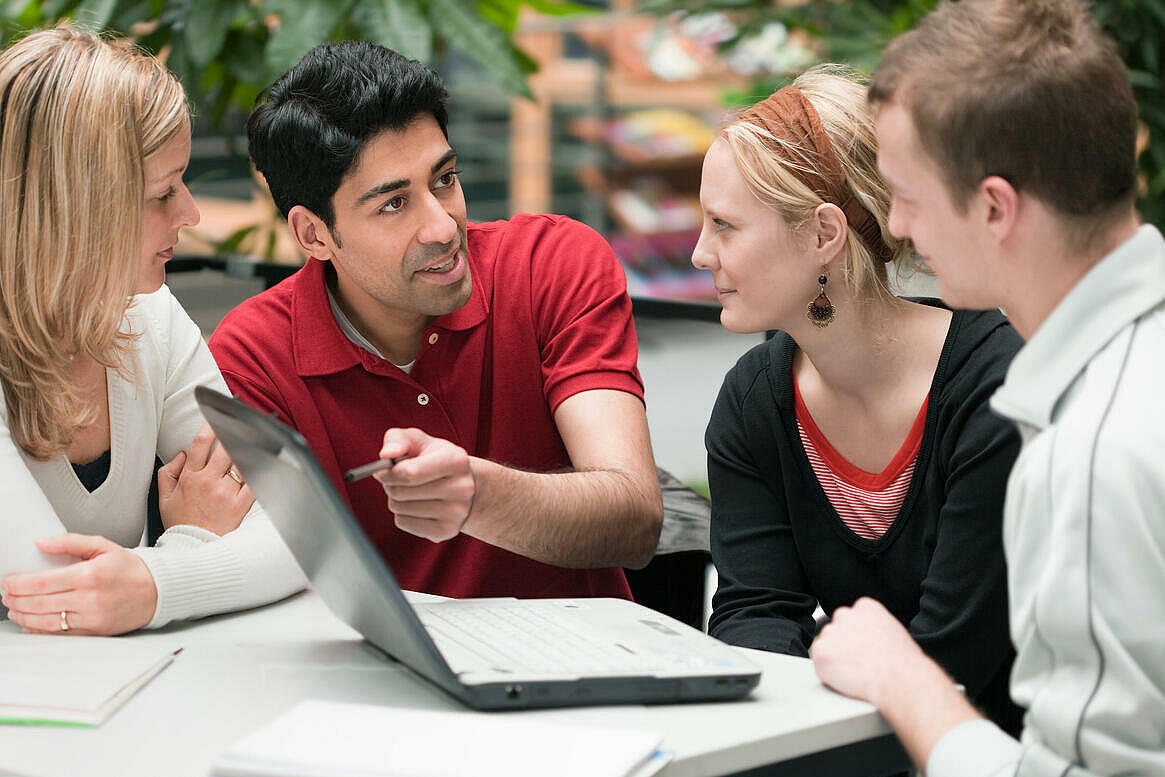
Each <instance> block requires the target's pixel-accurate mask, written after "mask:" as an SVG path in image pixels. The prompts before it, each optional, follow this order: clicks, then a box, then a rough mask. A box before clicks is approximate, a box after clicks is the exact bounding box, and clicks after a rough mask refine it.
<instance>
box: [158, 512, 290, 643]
mask: <svg viewBox="0 0 1165 777" xmlns="http://www.w3.org/2000/svg"><path fill="white" fill-rule="evenodd" d="M135 552H137V553H138V554H139V555H140V556H141V557H142V559H143V560H144V561H145V562H146V565H147V567H149V569H150V573H151V574H152V575H153V577H154V583H155V585H156V586H157V590H158V605H157V609H156V610H155V612H154V617H153V618H152V619H151V621H150V622H149V624H147V627H148V628H157V627H160V626H164V625H165V624H167V623H169V622H170V621H172V620H184V619H189V618H200V617H204V616H207V615H215V614H218V613H222V612H231V611H234V610H241V609H246V608H248V607H255V606H258V605H260V604H266V603H267V602H272V601H275V600H277V599H282V598H283V597H285V596H288V595H290V594H292V593H295V592H296V591H298V590H300V589H301V588H303V587H304V585H306V580H305V578H304V576H303V572H302V571H301V570H300V568H299V566H298V564H296V562H295V559H294V557H292V555H291V551H290V550H288V548H287V546H286V544H285V543H284V542H283V540H282V538H281V537H280V536H279V534H278V532H277V531H276V530H275V527H274V526H273V525H272V524H271V521H270V519H268V518H267V516H266V515H265V514H263V513H262V512H261V511H260V510H254V511H252V513H251V514H250V515H248V517H247V518H245V519H244V520H243V523H242V525H240V526H239V528H238V529H236V530H235V531H233V532H231V533H229V534H226V535H224V536H222V537H218V536H216V535H214V534H213V533H211V532H208V531H205V530H202V529H199V528H197V527H190V526H177V527H174V528H173V529H170V530H168V531H167V532H166V533H165V534H163V535H162V537H161V538H159V540H158V544H157V545H156V546H154V547H150V548H137V549H135Z"/></svg>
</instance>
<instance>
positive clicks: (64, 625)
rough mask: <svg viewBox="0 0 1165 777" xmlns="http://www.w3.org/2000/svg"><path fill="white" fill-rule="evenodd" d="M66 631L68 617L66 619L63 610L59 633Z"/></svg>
mask: <svg viewBox="0 0 1165 777" xmlns="http://www.w3.org/2000/svg"><path fill="white" fill-rule="evenodd" d="M68 630H69V617H68V615H66V614H65V611H64V610H61V631H68Z"/></svg>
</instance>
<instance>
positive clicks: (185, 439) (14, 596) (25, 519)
mask: <svg viewBox="0 0 1165 777" xmlns="http://www.w3.org/2000/svg"><path fill="white" fill-rule="evenodd" d="M189 158H190V118H189V110H188V108H187V104H186V97H185V94H184V93H183V90H182V87H181V85H180V84H179V83H178V81H177V80H176V79H175V78H174V77H173V75H172V74H170V73H169V72H168V71H167V70H166V69H165V68H164V67H163V66H162V65H161V64H160V63H159V62H158V61H157V60H156V59H154V58H153V57H150V56H149V55H147V54H144V53H142V52H140V51H138V50H136V49H134V48H133V47H132V46H131V45H130V44H129V43H127V42H125V41H116V40H109V39H104V38H101V37H98V36H96V35H93V34H91V33H88V32H83V31H80V30H76V29H73V28H71V27H67V26H63V27H58V28H56V29H52V30H44V31H40V32H36V33H33V34H31V35H29V36H27V37H26V38H24V39H23V40H21V41H19V42H18V43H16V44H14V45H13V46H11V47H10V48H8V49H7V50H5V51H4V52H3V54H0V384H2V386H3V401H2V403H0V410H2V411H3V412H0V500H2V503H3V507H2V509H0V532H2V536H0V591H3V600H2V602H3V604H4V606H5V607H7V608H8V610H9V613H8V617H9V618H10V619H12V620H13V621H15V622H17V623H19V624H20V625H21V626H22V627H23V628H24V629H25V630H27V631H33V632H56V633H61V632H67V633H69V634H119V633H123V632H127V631H132V630H134V629H137V628H141V627H157V626H161V625H164V624H165V623H168V622H169V621H171V620H174V619H180V618H194V617H200V616H204V615H209V614H212V613H217V612H224V611H228V610H235V609H241V608H244V607H251V606H255V605H258V604H262V603H265V602H268V601H272V600H275V599H278V598H281V597H283V596H286V595H288V594H290V593H292V592H294V591H296V590H299V589H300V588H302V587H303V584H304V580H303V575H302V573H301V572H300V570H299V568H298V566H296V564H295V561H294V559H293V558H292V557H291V555H290V553H289V552H288V550H287V548H286V546H285V545H284V544H283V542H282V540H281V539H280V538H279V536H278V534H277V533H276V531H275V530H274V527H273V526H272V525H271V524H270V522H269V521H268V520H267V518H266V516H265V515H263V514H262V511H261V510H260V508H259V507H258V506H257V505H255V504H253V502H254V500H253V497H252V495H251V493H250V490H249V489H248V488H246V487H245V484H243V483H242V482H241V478H240V477H239V475H238V473H237V472H236V471H235V470H234V469H233V468H232V467H231V463H230V460H229V459H228V458H227V456H226V454H225V452H223V451H222V449H221V448H219V447H217V446H216V445H215V444H214V438H213V435H212V434H210V433H209V431H208V430H207V429H206V428H203V426H204V424H203V419H202V417H201V414H200V413H199V410H198V407H197V405H196V404H195V402H194V397H193V389H194V386H196V385H200V384H208V385H211V386H215V387H218V388H220V389H224V390H225V385H224V384H223V381H222V377H221V376H220V375H219V372H218V369H217V368H216V367H215V364H214V362H213V360H212V359H211V355H210V351H209V350H208V349H207V348H206V345H205V344H204V343H203V341H202V338H201V335H200V333H199V331H198V328H197V327H196V326H195V325H194V323H193V322H192V321H191V320H190V318H189V317H188V316H187V315H186V313H185V312H184V311H183V310H182V308H181V306H180V305H179V304H178V302H177V301H176V300H175V299H174V297H173V296H172V295H171V294H170V291H169V290H168V289H167V288H166V287H165V286H164V285H163V281H164V265H165V263H166V261H167V260H168V259H169V258H170V257H171V256H172V255H173V249H174V245H175V243H176V242H177V240H178V231H179V230H180V229H181V228H182V227H184V226H190V225H193V224H196V223H197V222H198V210H197V208H196V206H195V204H194V201H193V199H192V198H191V195H190V192H189V191H188V190H187V189H186V187H185V185H184V184H183V182H182V174H183V172H184V171H185V169H186V166H187V163H188V161H189ZM200 429H201V431H200ZM155 456H157V457H160V458H161V459H162V460H163V461H165V462H167V464H166V465H165V466H164V467H163V468H162V470H161V471H160V473H159V477H158V485H159V507H160V512H161V516H162V522H163V524H164V526H165V529H166V530H165V532H164V533H163V534H162V536H161V537H160V538H159V539H158V541H157V543H156V544H155V545H154V546H153V547H141V545H142V538H143V535H144V533H145V525H146V513H147V494H148V492H149V488H150V484H151V480H152V477H153V471H154V461H155ZM240 522H241V523H240ZM220 535H221V536H220Z"/></svg>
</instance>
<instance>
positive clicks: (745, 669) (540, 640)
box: [195, 386, 760, 709]
mask: <svg viewBox="0 0 1165 777" xmlns="http://www.w3.org/2000/svg"><path fill="white" fill-rule="evenodd" d="M195 397H196V398H197V400H198V404H199V405H200V406H201V408H202V412H203V413H204V414H205V416H206V419H207V420H208V421H209V422H210V425H211V427H212V428H213V429H214V432H215V434H216V435H218V439H219V441H220V442H221V443H222V445H223V447H224V448H226V450H227V452H228V453H229V454H230V455H231V458H232V459H233V460H234V463H235V466H236V467H237V468H238V469H239V471H240V472H242V474H243V476H244V477H245V478H246V481H247V484H248V485H249V486H250V487H251V490H252V491H253V492H254V493H255V496H256V497H257V498H258V500H259V502H260V503H261V504H262V505H263V508H264V510H265V511H266V512H267V515H268V516H269V517H270V519H271V521H272V523H274V524H275V527H276V528H277V529H278V530H279V533H280V534H281V535H282V536H283V539H284V541H286V543H287V545H288V547H289V548H291V552H292V553H293V554H294V556H295V558H296V560H297V561H298V562H299V565H300V566H301V567H302V568H303V571H304V573H305V574H306V575H307V577H308V579H310V580H311V583H312V586H313V588H315V590H316V591H317V592H318V593H319V596H320V598H322V599H323V601H324V602H325V603H326V604H327V605H328V607H329V608H330V609H331V610H332V612H333V613H335V614H336V616H337V617H339V618H340V619H341V620H343V621H344V622H345V623H347V624H348V625H349V626H351V627H352V628H354V629H355V630H356V631H358V632H360V634H361V635H363V636H364V638H365V639H367V640H368V641H369V642H370V643H372V644H373V645H375V646H376V647H378V648H379V649H380V650H382V651H384V652H385V653H387V654H388V655H389V656H391V657H392V658H394V659H396V660H397V661H399V662H400V663H402V664H404V665H405V666H407V667H409V668H410V669H412V670H413V671H414V672H416V673H417V674H419V675H421V676H422V677H424V678H426V679H427V680H429V681H431V682H432V683H434V684H435V685H437V686H438V687H440V688H442V689H443V690H445V691H447V692H448V693H450V694H452V695H453V696H455V697H456V698H458V699H460V700H461V701H462V702H464V703H465V704H467V705H469V706H470V707H474V708H477V709H521V708H529V707H560V706H573V705H582V704H624V703H637V704H642V703H662V702H679V701H707V700H725V699H734V698H739V697H741V696H744V695H745V694H747V693H748V692H749V691H751V690H752V689H753V688H754V687H756V685H757V683H759V682H760V669H759V668H758V667H757V666H756V665H755V664H752V663H751V662H749V661H748V660H747V659H746V658H744V657H743V655H742V654H740V653H739V652H737V651H736V650H735V649H733V648H731V647H729V646H727V645H725V644H724V643H722V642H719V641H718V640H715V639H713V638H711V637H709V636H707V635H706V634H704V633H702V632H700V631H697V630H696V629H693V628H691V627H690V626H688V625H686V624H683V623H680V622H679V621H677V620H674V619H672V618H669V617H667V616H665V615H662V614H660V613H657V612H655V611H654V610H651V609H648V608H646V607H643V606H641V605H638V604H634V603H633V602H627V601H624V600H622V599H589V598H580V599H438V600H435V601H419V602H414V603H411V604H410V602H409V601H408V600H407V599H406V598H405V595H404V593H403V592H402V591H401V589H400V586H399V585H398V584H397V582H396V578H395V577H393V574H392V572H391V571H390V570H389V568H388V566H387V565H386V564H385V562H384V559H383V558H382V557H381V555H380V553H379V552H378V551H377V550H376V548H375V547H374V546H373V545H372V543H371V542H369V540H368V538H367V536H366V535H365V534H364V531H363V529H361V528H360V525H359V524H358V523H357V522H356V519H355V517H353V515H352V513H351V511H350V510H349V509H348V507H347V505H346V503H345V502H344V500H343V499H342V498H341V497H340V495H339V494H338V493H337V492H336V490H335V488H334V487H333V486H332V484H331V482H330V481H329V480H328V478H327V476H326V475H325V474H324V472H323V470H322V469H321V468H320V466H319V463H318V462H317V461H316V458H315V456H314V455H313V454H312V452H311V450H310V449H309V448H308V446H307V443H306V441H305V440H304V439H303V437H302V436H301V435H300V434H299V433H298V432H296V431H294V430H293V429H290V428H289V427H287V426H285V425H284V424H282V423H280V422H279V421H276V420H275V419H273V418H271V417H269V416H267V415H265V414H263V413H261V412H259V411H257V410H255V409H254V408H252V407H250V406H248V405H245V404H243V403H242V402H240V401H238V400H236V399H232V398H231V397H228V396H225V395H223V394H220V393H218V392H216V391H214V390H212V389H209V388H206V387H202V386H200V387H198V388H197V389H195Z"/></svg>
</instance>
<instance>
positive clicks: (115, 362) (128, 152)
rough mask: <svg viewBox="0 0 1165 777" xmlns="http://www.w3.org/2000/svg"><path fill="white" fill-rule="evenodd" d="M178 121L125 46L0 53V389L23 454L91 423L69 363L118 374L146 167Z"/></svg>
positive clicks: (55, 42) (34, 37)
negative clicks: (85, 358)
mask: <svg viewBox="0 0 1165 777" xmlns="http://www.w3.org/2000/svg"><path fill="white" fill-rule="evenodd" d="M188 121H189V109H188V107H187V104H186V97H185V93H184V92H183V90H182V86H181V84H179V83H178V81H177V79H176V78H175V77H174V76H173V75H172V74H171V73H170V72H169V71H167V70H166V68H165V67H164V66H163V65H162V64H161V63H160V62H159V61H158V60H156V59H155V58H153V57H152V56H150V55H148V54H146V53H145V52H142V51H140V50H138V49H137V48H135V47H134V46H133V45H132V44H131V43H130V42H128V41H126V40H115V39H106V38H102V37H100V36H98V35H96V34H94V33H90V32H87V31H83V30H79V29H76V28H73V27H71V26H68V25H62V26H59V27H56V28H54V29H49V30H41V31H38V32H34V33H32V34H30V35H28V36H27V37H25V38H23V39H22V40H20V41H19V42H17V43H15V44H13V45H12V46H11V47H9V48H8V49H6V50H5V51H4V52H3V53H2V54H0V382H2V383H3V388H4V401H5V403H6V405H7V414H8V426H9V429H10V430H11V434H12V438H13V440H14V441H15V442H16V443H17V444H18V445H19V446H20V447H21V448H22V449H23V450H25V451H26V452H27V453H29V454H30V455H32V456H34V457H37V458H41V459H44V458H48V457H50V456H52V455H54V454H56V453H59V452H61V451H63V450H64V449H65V448H67V447H68V444H69V443H70V441H71V439H72V436H73V433H74V431H75V430H76V429H77V428H78V427H80V426H82V425H84V424H85V423H87V422H89V421H90V420H91V419H90V417H89V413H88V412H87V411H86V409H85V408H84V407H82V403H81V402H79V401H78V400H79V391H80V387H78V386H76V385H74V384H73V383H72V381H71V380H70V364H71V362H72V360H73V358H74V356H77V355H81V354H87V355H89V356H91V357H93V358H94V359H96V360H97V361H98V362H99V363H100V364H102V365H104V366H106V367H112V368H116V369H119V370H121V371H123V373H124V372H125V371H127V370H128V368H129V367H128V365H129V364H130V359H129V357H130V353H131V350H132V348H133V345H134V339H133V337H132V336H130V335H129V334H127V333H125V332H122V331H120V330H121V325H122V322H123V320H124V316H125V312H126V309H127V308H128V305H129V303H130V297H131V296H132V294H133V291H134V288H135V284H136V280H137V274H138V267H139V263H140V261H141V259H140V254H141V250H142V249H141V223H142V212H143V205H144V202H145V172H144V165H145V160H146V158H147V157H149V156H150V155H152V154H154V153H156V152H157V151H158V150H160V149H161V148H162V147H163V146H164V145H165V144H166V143H167V142H168V141H169V140H171V139H172V138H174V137H175V136H176V135H177V133H178V132H179V131H180V130H181V129H182V127H184V126H185V124H186V122H188Z"/></svg>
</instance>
